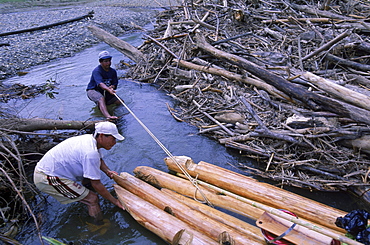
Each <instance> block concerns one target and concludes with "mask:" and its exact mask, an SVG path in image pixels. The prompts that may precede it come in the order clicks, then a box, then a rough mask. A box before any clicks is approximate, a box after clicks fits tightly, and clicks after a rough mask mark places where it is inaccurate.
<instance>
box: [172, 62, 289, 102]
mask: <svg viewBox="0 0 370 245" xmlns="http://www.w3.org/2000/svg"><path fill="white" fill-rule="evenodd" d="M174 62H177V63H178V64H179V65H181V66H183V67H186V68H189V69H194V70H198V71H202V72H207V73H210V74H214V75H218V76H223V77H226V78H228V79H230V80H236V81H239V82H242V83H245V84H250V85H253V86H256V87H257V88H260V89H263V90H266V91H267V92H268V93H270V94H271V95H273V96H275V97H277V98H282V99H288V97H287V96H286V95H285V94H284V93H282V92H281V91H280V90H278V89H276V88H275V87H273V86H271V85H270V84H267V83H265V82H261V81H259V80H257V79H253V78H250V77H243V76H242V75H239V74H236V73H233V72H230V71H227V70H225V69H220V68H213V67H209V66H201V65H197V64H194V63H191V62H188V61H185V60H178V59H174Z"/></svg>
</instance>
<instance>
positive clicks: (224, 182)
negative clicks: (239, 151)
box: [114, 156, 360, 245]
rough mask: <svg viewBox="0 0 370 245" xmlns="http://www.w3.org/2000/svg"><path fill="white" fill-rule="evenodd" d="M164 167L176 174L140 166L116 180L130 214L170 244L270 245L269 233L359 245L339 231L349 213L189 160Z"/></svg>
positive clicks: (309, 241) (171, 161)
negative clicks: (338, 221)
mask: <svg viewBox="0 0 370 245" xmlns="http://www.w3.org/2000/svg"><path fill="white" fill-rule="evenodd" d="M165 163H166V164H167V166H168V169H169V170H170V171H171V172H175V173H176V174H170V173H165V172H163V171H160V170H157V169H153V168H150V167H146V166H139V167H137V168H135V170H134V173H135V177H134V176H132V175H130V174H128V173H121V174H120V175H119V176H118V175H117V176H114V180H115V181H116V183H117V184H116V185H115V190H116V193H117V196H118V198H119V200H120V201H121V202H122V204H123V205H124V207H125V209H126V210H127V211H128V212H129V213H130V214H131V215H132V216H133V218H135V219H136V220H137V221H138V222H139V223H140V224H141V225H143V226H144V227H145V228H147V229H149V230H150V231H152V232H153V233H155V234H157V235H158V236H159V237H161V238H162V239H163V240H165V241H166V242H168V243H171V244H266V241H267V240H269V238H268V237H266V232H267V233H268V234H271V235H273V237H277V236H279V235H281V234H282V233H284V231H287V230H289V232H286V234H285V235H284V236H283V238H282V239H284V241H287V242H291V243H293V244H300V245H301V244H323V245H324V244H340V242H345V243H347V244H360V243H358V242H356V241H354V240H351V239H349V238H347V237H345V233H346V231H345V230H343V229H341V228H339V227H337V226H336V225H335V220H336V218H338V217H341V216H344V215H346V213H345V212H344V211H341V210H338V209H335V208H332V207H329V206H326V205H324V204H321V203H318V202H316V201H313V200H310V199H308V198H304V197H301V196H299V195H296V194H293V193H290V192H288V191H285V190H282V189H280V188H277V187H274V186H271V185H269V184H266V183H261V182H258V181H256V180H254V179H252V178H249V177H247V176H244V175H240V174H237V173H235V172H232V171H230V170H227V169H223V168H220V167H217V166H215V165H212V164H209V163H206V162H199V163H198V164H195V163H194V162H193V161H192V160H191V158H189V157H184V156H178V157H171V158H166V159H165ZM184 174H185V176H187V178H184ZM195 178H196V179H195ZM189 180H190V181H189ZM207 204H208V205H207ZM215 207H217V208H218V209H216V208H215ZM220 209H221V210H228V211H227V212H228V213H235V214H239V215H242V216H244V217H245V218H243V220H241V219H238V218H236V217H234V216H232V215H230V214H226V213H224V212H221V211H220ZM282 210H288V211H289V212H291V213H293V214H294V215H296V216H292V215H291V214H288V213H287V212H286V211H282ZM261 230H262V231H263V232H261Z"/></svg>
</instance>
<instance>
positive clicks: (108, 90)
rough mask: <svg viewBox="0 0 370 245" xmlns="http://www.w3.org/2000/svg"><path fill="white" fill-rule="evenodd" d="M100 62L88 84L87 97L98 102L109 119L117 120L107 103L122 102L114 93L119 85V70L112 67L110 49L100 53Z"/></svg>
mask: <svg viewBox="0 0 370 245" xmlns="http://www.w3.org/2000/svg"><path fill="white" fill-rule="evenodd" d="M99 63H100V65H98V66H97V67H96V68H95V69H94V70H93V72H92V74H91V78H90V82H89V84H88V85H87V88H86V90H87V97H88V98H89V99H90V100H92V101H93V102H95V103H96V105H97V106H98V107H99V109H100V111H101V113H102V114H103V115H104V116H105V117H106V118H107V119H108V120H115V119H117V117H116V116H112V115H110V114H109V112H108V109H107V105H110V104H117V105H119V104H120V101H119V100H118V99H117V97H116V96H115V95H114V94H115V92H116V91H115V90H116V89H117V85H118V78H117V71H116V70H115V69H113V68H112V67H110V66H111V64H112V56H111V55H110V54H109V52H108V51H102V52H100V53H99Z"/></svg>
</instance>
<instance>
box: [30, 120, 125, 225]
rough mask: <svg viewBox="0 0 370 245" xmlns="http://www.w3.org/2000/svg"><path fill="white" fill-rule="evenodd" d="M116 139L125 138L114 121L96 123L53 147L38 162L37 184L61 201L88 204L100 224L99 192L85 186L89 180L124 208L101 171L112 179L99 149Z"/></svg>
mask: <svg viewBox="0 0 370 245" xmlns="http://www.w3.org/2000/svg"><path fill="white" fill-rule="evenodd" d="M116 140H124V137H123V136H122V135H121V134H120V133H119V132H118V130H117V127H116V125H115V124H114V123H111V122H99V123H97V124H95V133H94V134H93V135H92V134H85V135H80V136H75V137H72V138H68V139H66V140H64V141H62V142H61V143H59V144H58V145H56V146H54V147H53V148H52V149H50V150H49V151H48V152H47V153H46V154H45V155H44V156H43V157H42V158H41V160H40V161H39V162H38V163H37V165H36V167H35V171H34V176H33V178H34V183H35V185H36V187H37V188H38V189H39V190H40V191H42V192H44V193H47V194H49V195H50V196H52V197H54V198H55V199H56V200H58V201H59V202H60V203H62V204H67V203H72V202H81V203H84V204H86V205H87V207H88V211H89V215H90V216H91V217H93V218H94V221H95V223H96V224H99V223H100V224H101V222H102V220H103V215H102V212H101V209H100V205H99V197H98V195H97V194H96V193H95V192H93V191H91V190H89V189H88V188H86V187H85V186H84V185H83V182H84V181H85V183H86V182H87V181H86V180H88V181H89V182H90V184H91V186H92V188H93V189H94V190H95V191H96V192H97V193H98V194H99V195H101V196H102V197H104V198H105V199H107V200H108V201H110V202H111V203H113V204H114V205H116V206H118V207H119V208H122V209H124V207H123V206H122V204H121V203H120V201H119V200H118V199H117V198H114V197H113V196H112V195H111V194H110V192H109V191H108V190H107V189H106V188H105V186H104V185H103V184H102V183H101V181H100V179H101V171H102V172H104V173H105V174H106V175H107V176H108V177H110V178H112V177H113V175H114V174H118V173H117V172H115V171H112V170H110V169H109V167H108V166H107V165H106V163H105V162H104V160H103V159H102V157H101V154H100V149H105V150H110V149H111V148H112V147H113V146H114V145H115V144H116Z"/></svg>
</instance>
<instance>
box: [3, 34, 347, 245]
mask: <svg viewBox="0 0 370 245" xmlns="http://www.w3.org/2000/svg"><path fill="white" fill-rule="evenodd" d="M123 39H124V40H129V42H130V43H131V44H133V45H135V46H138V45H139V44H141V36H140V34H134V35H129V36H126V37H123ZM102 50H108V51H109V52H110V53H111V54H112V55H113V64H117V63H118V62H119V61H120V60H123V59H125V57H124V56H123V55H122V54H121V53H119V52H118V51H116V50H115V49H113V48H111V47H109V46H107V45H106V44H103V43H102V44H99V45H97V46H95V47H92V48H90V49H87V50H85V51H83V52H81V53H79V54H77V55H75V56H74V57H71V58H64V59H61V60H58V61H54V62H52V63H50V64H46V65H42V66H39V67H36V68H34V69H32V70H31V71H30V72H29V74H27V75H25V76H22V77H14V78H12V79H9V80H7V81H6V82H7V83H22V84H26V85H30V84H41V83H44V82H45V81H46V80H48V79H51V78H52V79H56V80H57V82H59V86H58V87H59V90H58V92H59V94H57V95H56V98H55V99H50V98H47V97H46V96H40V97H38V98H35V99H32V100H26V101H19V100H12V101H10V102H9V103H8V104H6V105H3V106H4V107H6V108H7V109H8V110H9V111H12V112H13V113H15V114H17V115H19V116H20V117H27V118H30V117H44V118H51V119H58V118H59V119H65V120H83V121H84V120H96V119H102V116H101V114H100V112H99V111H98V110H97V109H96V107H95V106H94V104H93V103H92V102H91V101H90V100H89V99H88V98H87V97H86V92H85V88H86V85H87V83H88V81H89V78H90V74H91V71H92V69H93V68H94V67H95V66H97V65H98V59H97V54H98V53H99V52H100V51H102ZM117 94H118V95H119V96H120V97H121V98H122V99H123V100H124V101H125V103H126V104H127V105H128V107H129V108H130V109H131V110H132V111H133V112H134V113H135V114H136V116H137V117H138V118H140V119H141V121H142V122H143V123H144V124H145V125H146V126H147V127H148V128H149V129H150V130H151V131H152V132H153V134H154V135H155V136H156V137H157V138H158V139H159V140H160V141H161V142H162V143H163V144H164V145H165V146H166V148H167V149H168V150H169V151H170V152H171V153H172V154H173V155H186V156H189V157H191V158H192V159H193V160H194V161H195V162H199V161H207V162H210V163H213V164H216V165H219V166H221V167H225V168H230V165H229V164H228V163H232V164H237V163H238V162H243V163H244V164H250V163H249V162H248V161H247V160H245V159H242V158H241V157H239V155H238V154H234V151H232V150H227V149H225V148H224V147H223V146H221V145H219V144H218V143H217V142H215V141H213V140H210V139H208V138H206V137H204V136H201V135H198V134H197V130H196V129H195V128H194V127H192V126H189V125H187V124H186V123H181V122H177V121H176V120H174V119H173V118H172V116H171V115H170V113H169V112H168V111H167V105H166V103H169V104H170V106H175V105H174V101H172V100H171V99H170V98H169V97H168V96H167V95H166V94H165V93H164V92H161V91H158V90H157V89H156V87H155V86H152V85H148V84H139V83H136V82H132V81H124V80H121V81H120V84H119V88H118V89H117ZM111 109H112V110H113V111H114V112H115V114H116V115H119V116H122V117H121V119H120V121H119V122H118V127H119V131H120V132H121V133H122V134H123V135H124V136H125V138H126V139H125V140H124V141H123V142H119V143H117V144H116V145H115V146H114V147H113V148H112V149H111V150H110V151H105V152H104V157H105V159H106V162H107V164H108V165H109V166H110V168H111V169H112V170H116V171H117V172H128V173H131V174H132V171H133V169H134V168H135V167H136V166H139V165H145V166H151V167H154V168H157V169H160V170H163V171H167V168H166V166H165V164H164V162H163V158H165V157H166V154H165V153H164V152H163V151H162V150H161V148H160V147H159V146H158V145H157V144H156V143H155V142H154V140H153V139H152V138H151V137H150V136H149V134H148V133H147V132H145V130H144V129H143V128H142V127H141V126H140V124H139V123H138V122H137V121H136V120H135V119H134V117H132V115H130V114H128V112H127V111H126V109H124V107H123V106H118V107H116V108H111ZM233 170H235V169H233ZM102 182H103V183H104V184H105V185H106V186H108V189H109V190H110V191H112V192H113V188H112V184H113V182H112V180H110V179H108V178H107V177H106V176H105V175H104V176H103V179H102ZM301 192H303V193H304V194H305V195H309V194H310V193H308V192H306V193H305V192H304V191H301ZM323 196H325V197H323ZM46 198H47V203H48V205H46V206H45V207H43V211H42V214H41V216H42V219H43V222H44V223H43V225H42V235H44V236H49V237H54V238H57V239H59V240H61V241H64V242H66V243H69V242H73V243H74V244H107V245H108V244H164V242H163V241H162V240H161V239H159V238H158V237H156V236H155V235H153V234H152V233H151V232H149V231H147V230H146V229H144V228H142V227H141V226H140V225H139V224H138V223H137V222H136V221H134V220H133V218H132V217H131V216H130V215H128V214H127V213H126V212H124V211H121V210H119V209H118V208H116V207H114V206H113V205H112V204H111V203H109V202H107V201H105V200H102V201H101V204H102V209H103V211H104V213H105V218H107V219H108V220H109V223H110V224H109V228H108V229H107V230H105V232H104V230H98V231H92V230H91V229H90V230H89V227H88V225H87V224H86V222H88V221H89V217H88V214H87V211H86V209H85V206H84V205H82V204H79V203H74V204H69V205H61V204H59V203H58V202H57V201H55V200H54V199H53V198H50V197H46ZM314 198H315V199H317V200H320V201H323V202H325V203H328V204H329V205H331V206H335V207H338V208H340V209H343V210H350V207H351V205H352V204H353V202H352V201H351V203H348V202H349V200H351V199H350V198H348V197H344V195H343V193H338V194H330V193H325V194H317V195H316V196H314ZM30 229H31V230H30V232H29V233H30V235H27V236H24V237H22V238H21V242H22V243H23V244H29V245H30V244H39V240H38V237H37V234H35V232H34V228H32V227H31V228H30Z"/></svg>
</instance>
